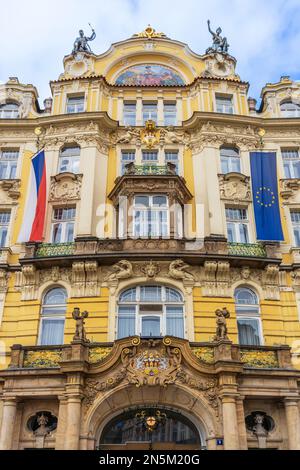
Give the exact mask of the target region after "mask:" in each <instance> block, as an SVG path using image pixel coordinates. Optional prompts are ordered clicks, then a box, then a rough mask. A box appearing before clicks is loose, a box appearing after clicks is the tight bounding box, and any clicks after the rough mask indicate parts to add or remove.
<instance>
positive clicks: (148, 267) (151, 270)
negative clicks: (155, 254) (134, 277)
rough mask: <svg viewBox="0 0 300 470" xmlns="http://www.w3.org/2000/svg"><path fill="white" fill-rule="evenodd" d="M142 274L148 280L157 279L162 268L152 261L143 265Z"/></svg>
mask: <svg viewBox="0 0 300 470" xmlns="http://www.w3.org/2000/svg"><path fill="white" fill-rule="evenodd" d="M140 269H141V272H142V273H143V274H144V275H145V276H146V277H148V278H150V279H152V278H155V277H156V276H157V275H158V273H159V272H160V267H159V265H158V264H157V263H154V262H153V261H152V260H151V261H150V262H149V263H145V264H143V266H141V268H140Z"/></svg>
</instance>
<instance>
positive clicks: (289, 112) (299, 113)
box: [280, 101, 300, 117]
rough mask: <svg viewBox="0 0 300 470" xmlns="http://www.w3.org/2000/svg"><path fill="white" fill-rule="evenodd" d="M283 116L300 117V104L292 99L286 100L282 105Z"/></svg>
mask: <svg viewBox="0 0 300 470" xmlns="http://www.w3.org/2000/svg"><path fill="white" fill-rule="evenodd" d="M280 111H281V115H282V117H300V105H299V104H297V103H293V102H292V101H284V102H283V103H281V105H280Z"/></svg>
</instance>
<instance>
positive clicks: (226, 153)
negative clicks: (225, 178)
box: [220, 147, 241, 175]
mask: <svg viewBox="0 0 300 470" xmlns="http://www.w3.org/2000/svg"><path fill="white" fill-rule="evenodd" d="M220 155H221V171H222V174H223V175H226V174H227V173H241V159H240V155H239V151H238V150H237V149H235V148H229V147H222V148H221V150H220Z"/></svg>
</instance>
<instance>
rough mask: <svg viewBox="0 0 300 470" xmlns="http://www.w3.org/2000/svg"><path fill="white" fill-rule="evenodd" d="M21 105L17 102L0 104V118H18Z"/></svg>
mask: <svg viewBox="0 0 300 470" xmlns="http://www.w3.org/2000/svg"><path fill="white" fill-rule="evenodd" d="M18 117H19V105H18V104H16V103H6V104H3V105H2V106H0V119H18Z"/></svg>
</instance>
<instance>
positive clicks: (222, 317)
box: [214, 307, 230, 341]
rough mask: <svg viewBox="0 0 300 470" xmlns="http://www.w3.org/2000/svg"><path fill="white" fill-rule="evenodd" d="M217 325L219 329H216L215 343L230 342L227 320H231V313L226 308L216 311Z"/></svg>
mask: <svg viewBox="0 0 300 470" xmlns="http://www.w3.org/2000/svg"><path fill="white" fill-rule="evenodd" d="M216 317H217V319H216V323H217V327H216V335H215V337H214V341H220V340H223V339H225V340H228V339H229V338H228V336H227V332H228V330H227V323H226V319H227V318H230V313H229V311H228V310H227V308H226V307H224V308H223V309H218V310H216Z"/></svg>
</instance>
